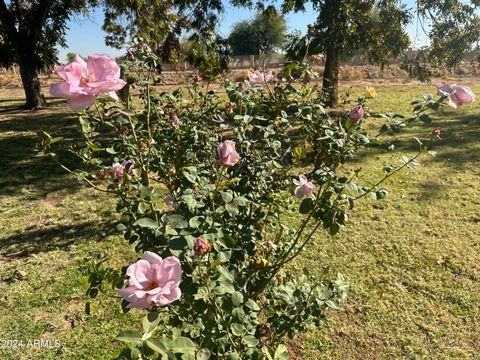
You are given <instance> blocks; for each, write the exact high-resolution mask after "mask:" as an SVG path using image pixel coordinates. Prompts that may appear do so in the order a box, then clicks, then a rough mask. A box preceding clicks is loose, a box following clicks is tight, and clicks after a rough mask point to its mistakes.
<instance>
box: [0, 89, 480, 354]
mask: <svg viewBox="0 0 480 360" xmlns="http://www.w3.org/2000/svg"><path fill="white" fill-rule="evenodd" d="M473 89H474V91H476V92H477V93H480V86H477V87H473ZM427 91H432V89H431V88H429V87H426V86H417V85H415V86H406V87H403V86H396V87H377V93H378V96H377V98H376V99H374V101H373V102H372V105H371V106H372V108H374V109H376V110H385V111H386V110H394V111H396V112H403V113H406V112H407V111H408V104H409V102H410V101H411V100H413V99H415V98H418V97H419V96H421V95H422V94H423V93H425V92H427ZM15 104H16V101H15V99H8V100H0V163H1V168H2V170H3V171H2V173H1V175H0V213H1V217H0V228H1V229H2V232H1V233H0V294H1V295H0V306H1V309H2V312H1V315H0V359H7V360H9V359H110V358H112V356H111V355H112V354H115V352H118V351H119V349H120V348H121V345H120V344H118V343H116V342H115V341H114V337H115V336H116V334H117V333H118V331H119V330H120V329H123V328H127V327H131V326H133V327H135V326H139V325H140V323H139V322H138V319H139V316H141V312H140V311H131V312H129V313H128V314H122V312H121V310H120V302H119V301H118V299H117V298H116V297H115V294H114V292H111V293H109V294H106V295H101V296H100V297H99V298H98V299H96V300H94V301H91V311H90V315H87V314H86V313H85V310H84V309H85V303H86V301H87V298H86V297H85V291H86V288H87V276H86V275H85V274H84V273H82V268H83V267H84V265H85V263H86V258H87V257H88V254H89V252H91V251H100V252H102V253H105V254H107V256H109V257H110V258H112V260H111V261H109V264H112V265H114V266H116V267H121V266H123V265H127V264H128V263H129V261H130V260H132V259H134V258H135V253H134V251H133V249H132V248H131V247H130V246H129V245H128V244H126V242H125V241H124V240H123V239H122V238H121V237H120V236H119V235H117V234H115V233H114V232H113V231H112V229H113V226H112V224H114V222H115V220H116V214H115V212H114V203H113V202H112V201H110V200H109V199H108V198H106V197H105V196H104V195H102V194H99V193H96V192H94V191H93V190H90V189H88V188H85V187H83V186H82V185H81V184H80V183H78V182H77V181H76V180H75V179H72V178H70V177H69V176H67V175H65V174H64V173H63V172H62V171H61V170H60V169H58V168H57V167H56V166H55V165H54V164H52V163H51V162H49V161H48V160H47V159H43V158H35V157H34V147H35V143H36V132H37V131H38V130H39V129H44V130H46V131H49V132H51V133H52V134H55V135H62V136H65V134H68V136H69V137H75V136H79V132H78V121H77V120H76V119H75V117H74V116H73V115H72V114H71V113H70V112H68V111H67V110H66V107H65V104H64V103H63V102H56V103H54V104H53V106H52V107H51V108H49V109H48V111H46V110H42V111H39V112H37V113H30V112H19V111H16V110H14V109H13V106H14V105H15ZM378 121H379V120H370V121H369V127H371V128H374V127H375V126H376V122H378ZM436 126H438V127H441V128H442V131H443V133H442V140H441V141H438V142H436V143H435V144H434V150H435V151H436V152H437V156H436V157H435V158H432V157H427V156H426V157H424V158H422V159H421V160H420V166H419V168H418V170H416V171H413V170H406V171H403V172H402V173H401V174H399V175H398V176H396V177H394V178H393V179H391V180H389V181H388V182H387V184H386V187H387V188H388V189H389V190H390V196H389V197H388V198H387V199H386V200H382V201H372V200H365V201H363V202H358V203H357V205H356V209H355V211H354V212H353V213H352V214H351V216H350V222H351V224H350V226H348V227H346V228H345V229H343V231H341V233H340V234H339V235H338V236H336V237H333V238H332V237H329V236H327V235H326V234H324V233H318V235H317V237H316V239H315V241H314V242H313V244H314V245H312V247H311V248H309V249H308V250H307V251H306V252H305V255H304V257H303V258H302V259H301V261H299V262H298V263H297V264H295V265H296V267H297V268H302V267H308V268H309V269H310V270H311V269H316V270H315V271H318V273H321V272H323V267H325V266H327V267H329V269H330V275H331V276H332V277H333V275H334V274H335V273H336V272H341V273H343V274H344V275H345V277H346V278H347V279H348V282H349V284H350V292H349V299H348V301H347V303H346V304H345V306H344V311H342V312H333V311H332V312H330V313H328V316H327V320H326V321H325V324H324V326H323V327H322V328H320V329H318V330H312V331H311V332H309V333H308V334H304V335H301V336H298V337H297V338H296V339H294V341H292V342H291V343H290V345H291V349H292V353H293V354H294V355H296V356H297V357H298V358H304V359H342V360H343V359H392V358H393V359H478V356H479V354H480V335H479V333H480V330H479V329H480V261H479V260H480V196H479V195H480V191H479V189H480V188H479V186H478V182H479V180H480V103H479V102H477V103H475V104H473V105H470V106H466V107H464V108H461V109H459V110H453V109H446V110H445V111H444V112H442V113H438V114H436V115H435V118H434V123H433V124H432V126H431V127H428V128H424V127H422V126H414V127H413V128H411V129H408V130H407V131H405V132H404V133H403V134H402V135H401V136H400V137H398V139H396V140H395V144H396V146H397V149H399V150H400V151H396V152H393V153H391V152H383V151H377V152H372V151H370V152H368V153H365V154H360V156H359V159H358V161H357V162H356V163H352V164H348V165H347V170H348V169H354V168H358V167H362V168H363V173H364V174H365V176H366V177H369V178H370V179H375V178H376V177H378V176H379V175H380V170H381V168H382V166H383V165H384V164H387V163H395V162H397V159H398V158H399V157H400V156H401V155H402V154H407V155H412V154H413V153H414V152H415V150H416V148H415V141H414V140H413V138H412V137H413V136H418V135H420V136H422V135H425V134H426V132H427V131H428V129H430V128H433V127H436ZM397 163H398V162H397ZM311 271H312V270H311ZM35 339H37V340H40V339H43V340H50V343H49V345H50V346H51V347H49V348H46V347H40V346H38V345H37V346H28V341H29V340H35ZM7 340H23V345H24V347H19V346H17V347H9V346H8V345H9V343H8V342H7ZM55 340H58V341H59V342H60V346H59V347H55V345H56V344H55V343H54V342H55ZM17 345H19V344H17ZM43 345H44V346H45V345H46V343H45V342H44V343H43Z"/></svg>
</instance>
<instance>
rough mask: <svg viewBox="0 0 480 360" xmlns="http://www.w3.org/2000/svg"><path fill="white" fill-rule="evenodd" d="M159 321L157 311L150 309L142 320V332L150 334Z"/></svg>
mask: <svg viewBox="0 0 480 360" xmlns="http://www.w3.org/2000/svg"><path fill="white" fill-rule="evenodd" d="M159 323H160V317H159V316H158V313H156V312H153V311H150V312H149V313H148V314H147V315H146V316H145V317H144V318H143V321H142V326H143V332H144V334H146V335H147V334H151V333H152V332H153V331H154V330H155V328H156V327H157V326H158V324H159Z"/></svg>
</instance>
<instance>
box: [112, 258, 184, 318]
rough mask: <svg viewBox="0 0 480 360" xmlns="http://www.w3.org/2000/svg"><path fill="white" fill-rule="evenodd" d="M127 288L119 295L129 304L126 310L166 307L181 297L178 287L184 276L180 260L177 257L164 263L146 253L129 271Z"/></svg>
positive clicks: (120, 290)
mask: <svg viewBox="0 0 480 360" xmlns="http://www.w3.org/2000/svg"><path fill="white" fill-rule="evenodd" d="M127 275H128V276H129V277H130V278H129V279H128V286H127V287H126V288H124V289H119V290H118V294H119V295H120V296H121V297H123V298H124V299H125V300H127V301H128V302H129V303H130V304H128V306H127V308H140V309H148V308H150V307H152V306H166V305H168V304H170V303H172V302H174V301H175V300H178V299H179V298H180V296H181V295H182V293H181V291H180V288H179V285H180V280H181V275H182V267H181V265H180V260H178V258H177V257H175V256H169V257H166V258H165V259H162V258H161V257H160V256H158V255H157V254H155V253H153V252H150V251H145V252H144V253H143V257H142V258H141V259H140V260H138V261H137V262H136V263H134V264H132V265H130V266H129V267H128V268H127Z"/></svg>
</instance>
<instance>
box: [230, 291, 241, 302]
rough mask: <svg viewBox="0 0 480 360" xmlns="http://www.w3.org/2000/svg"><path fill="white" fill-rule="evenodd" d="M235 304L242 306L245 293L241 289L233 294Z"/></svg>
mask: <svg viewBox="0 0 480 360" xmlns="http://www.w3.org/2000/svg"><path fill="white" fill-rule="evenodd" d="M232 303H233V306H240V305H241V304H242V303H243V294H242V293H241V292H240V291H235V292H234V293H233V294H232Z"/></svg>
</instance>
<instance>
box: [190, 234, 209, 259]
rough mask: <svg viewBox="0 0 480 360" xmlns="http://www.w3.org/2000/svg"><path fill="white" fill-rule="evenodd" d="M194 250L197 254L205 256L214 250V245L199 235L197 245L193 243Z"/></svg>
mask: <svg viewBox="0 0 480 360" xmlns="http://www.w3.org/2000/svg"><path fill="white" fill-rule="evenodd" d="M193 251H194V252H195V255H197V256H205V255H207V254H208V253H209V252H210V251H212V245H210V244H209V243H208V242H206V241H205V240H203V239H202V238H201V237H198V238H197V239H196V240H195V245H193Z"/></svg>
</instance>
